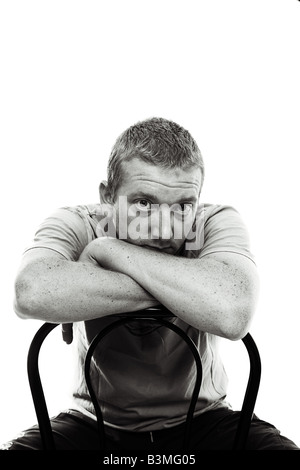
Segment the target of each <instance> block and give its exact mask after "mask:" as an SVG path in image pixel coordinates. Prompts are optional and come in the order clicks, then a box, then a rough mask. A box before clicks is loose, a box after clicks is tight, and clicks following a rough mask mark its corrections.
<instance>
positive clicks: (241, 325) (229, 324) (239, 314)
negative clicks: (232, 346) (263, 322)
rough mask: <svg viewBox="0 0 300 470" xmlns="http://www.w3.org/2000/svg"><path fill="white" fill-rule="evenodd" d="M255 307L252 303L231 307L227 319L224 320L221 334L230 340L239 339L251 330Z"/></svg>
mask: <svg viewBox="0 0 300 470" xmlns="http://www.w3.org/2000/svg"><path fill="white" fill-rule="evenodd" d="M253 315H254V308H253V307H252V306H251V305H243V306H236V307H234V308H231V309H230V311H229V312H227V315H225V318H226V319H227V320H226V321H224V322H223V324H222V328H221V334H220V336H223V337H224V338H226V339H229V340H230V341H238V340H240V339H242V338H244V337H245V336H246V334H247V333H248V332H249V329H250V325H251V321H252V318H253Z"/></svg>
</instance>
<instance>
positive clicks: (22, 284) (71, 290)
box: [15, 258, 157, 323]
mask: <svg viewBox="0 0 300 470" xmlns="http://www.w3.org/2000/svg"><path fill="white" fill-rule="evenodd" d="M153 305H157V301H156V300H155V299H153V297H152V296H151V295H150V294H149V293H148V292H146V291H145V289H144V288H142V287H141V286H140V285H139V284H138V283H137V282H136V281H135V280H133V279H132V278H131V277H129V276H128V275H126V274H123V273H119V272H112V271H107V270H105V269H103V268H101V267H100V266H94V265H91V264H87V263H84V262H72V261H67V260H64V259H59V260H57V259H51V258H47V259H40V260H38V261H36V262H35V263H34V266H29V267H27V268H25V269H24V270H22V271H21V272H20V273H19V275H18V278H17V280H16V289H15V310H16V313H17V314H18V315H19V316H20V317H22V318H34V319H39V320H43V321H48V322H53V323H68V322H75V321H81V320H91V319H94V318H98V317H101V316H105V315H109V314H115V313H120V312H127V311H131V310H133V311H136V310H139V309H143V308H148V307H151V306H153Z"/></svg>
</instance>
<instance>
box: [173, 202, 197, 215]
mask: <svg viewBox="0 0 300 470" xmlns="http://www.w3.org/2000/svg"><path fill="white" fill-rule="evenodd" d="M192 210H193V205H192V204H178V207H177V209H176V212H177V213H178V214H180V215H188V214H189V213H190V212H191V211H192Z"/></svg>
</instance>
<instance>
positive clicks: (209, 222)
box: [186, 205, 255, 262]
mask: <svg viewBox="0 0 300 470" xmlns="http://www.w3.org/2000/svg"><path fill="white" fill-rule="evenodd" d="M188 247H190V248H191V253H190V254H188V257H197V258H202V257H203V256H206V255H208V254H212V253H219V252H231V253H237V254H241V255H244V256H246V257H248V258H250V259H251V260H252V261H253V262H255V261H254V256H253V254H252V252H251V249H250V239H249V233H248V230H247V228H246V226H245V224H244V222H243V220H242V217H241V215H240V214H239V212H238V211H237V210H236V209H235V208H233V207H231V206H223V205H202V206H200V207H199V210H198V213H197V217H196V226H195V227H194V237H193V238H192V240H191V242H190V244H189V242H188V243H186V250H187V248H188Z"/></svg>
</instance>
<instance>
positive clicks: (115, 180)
mask: <svg viewBox="0 0 300 470" xmlns="http://www.w3.org/2000/svg"><path fill="white" fill-rule="evenodd" d="M134 157H137V158H140V159H141V160H143V161H145V162H147V163H150V164H152V165H153V164H154V165H158V166H161V167H163V168H175V167H180V168H189V167H192V166H195V167H198V168H200V169H201V172H202V182H203V179H204V163H203V159H202V155H201V152H200V150H199V147H198V145H197V143H196V141H195V140H194V139H193V137H192V136H191V134H190V133H189V132H188V131H187V130H186V129H184V128H183V127H181V126H179V125H178V124H176V123H175V122H173V121H169V120H167V119H163V118H158V117H153V118H150V119H146V120H144V121H139V122H137V123H136V124H134V125H133V126H131V127H129V128H128V129H126V130H125V131H124V132H123V133H122V134H121V135H120V136H119V137H118V138H117V140H116V142H115V144H114V146H113V148H112V151H111V154H110V158H109V161H108V166H107V183H108V184H107V189H108V191H109V194H110V197H111V199H114V197H115V193H116V191H117V189H118V187H119V185H120V183H121V180H122V163H123V162H125V161H128V160H131V159H132V158H134Z"/></svg>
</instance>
